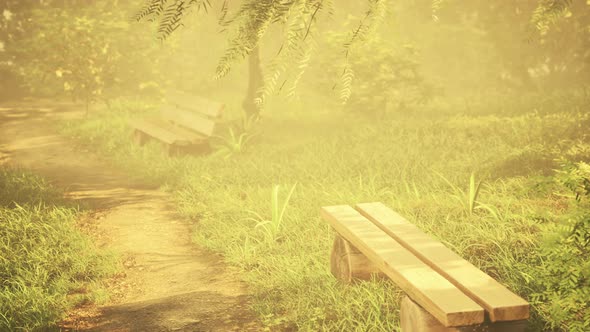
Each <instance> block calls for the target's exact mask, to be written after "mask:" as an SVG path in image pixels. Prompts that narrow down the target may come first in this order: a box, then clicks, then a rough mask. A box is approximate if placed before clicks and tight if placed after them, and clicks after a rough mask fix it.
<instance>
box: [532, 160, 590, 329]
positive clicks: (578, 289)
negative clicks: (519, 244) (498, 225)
mask: <svg viewBox="0 0 590 332" xmlns="http://www.w3.org/2000/svg"><path fill="white" fill-rule="evenodd" d="M556 179H557V181H558V182H560V183H561V184H563V185H564V186H565V187H567V188H568V189H569V190H571V191H572V192H573V193H574V196H575V199H576V203H575V204H576V205H575V206H574V211H573V212H572V214H571V215H570V217H569V218H567V220H565V221H564V222H562V223H561V224H560V225H558V226H556V228H557V229H552V230H551V231H550V232H547V233H546V236H545V238H544V239H543V242H542V243H541V247H540V254H541V257H542V264H541V265H540V266H539V272H538V276H537V279H536V282H537V283H538V287H539V288H540V291H538V292H536V293H534V294H532V296H531V298H532V300H533V303H535V304H536V306H537V309H538V311H539V313H540V314H541V315H542V316H543V317H544V320H545V321H546V322H547V325H548V327H549V328H551V329H557V330H560V331H572V332H576V331H580V332H582V331H588V330H589V329H590V302H589V300H590V212H589V211H590V209H589V207H590V205H588V204H587V202H585V201H584V199H587V197H588V195H590V165H588V164H586V163H584V162H578V163H571V162H562V168H561V169H560V170H559V171H558V173H557V175H556Z"/></svg>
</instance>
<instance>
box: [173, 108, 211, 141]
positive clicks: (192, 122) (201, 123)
mask: <svg viewBox="0 0 590 332" xmlns="http://www.w3.org/2000/svg"><path fill="white" fill-rule="evenodd" d="M162 116H163V117H164V118H167V119H169V120H171V121H173V122H174V123H177V124H179V125H181V126H184V127H186V128H189V129H192V130H194V131H196V132H198V133H200V134H202V135H205V136H207V137H209V136H211V135H213V129H214V128H215V122H213V121H211V120H209V119H207V118H205V117H203V116H200V115H198V114H196V113H191V112H187V111H184V110H180V109H170V108H164V109H163V110H162Z"/></svg>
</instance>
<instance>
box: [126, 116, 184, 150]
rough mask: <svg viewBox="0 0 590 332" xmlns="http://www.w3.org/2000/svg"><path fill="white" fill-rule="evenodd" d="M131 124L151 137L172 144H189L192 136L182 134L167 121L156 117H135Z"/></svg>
mask: <svg viewBox="0 0 590 332" xmlns="http://www.w3.org/2000/svg"><path fill="white" fill-rule="evenodd" d="M130 125H131V126H132V127H133V128H135V130H139V131H141V132H143V133H145V134H147V135H149V136H151V137H154V138H157V139H159V140H160V141H162V142H164V143H167V144H170V145H189V144H190V143H191V140H190V138H188V137H186V136H184V135H180V134H179V133H178V131H177V129H176V128H175V127H174V126H173V125H171V124H168V123H166V122H165V121H159V120H156V119H135V120H132V121H130Z"/></svg>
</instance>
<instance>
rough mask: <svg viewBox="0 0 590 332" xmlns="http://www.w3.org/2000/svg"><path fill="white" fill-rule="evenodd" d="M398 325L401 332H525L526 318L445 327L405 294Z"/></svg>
mask: <svg viewBox="0 0 590 332" xmlns="http://www.w3.org/2000/svg"><path fill="white" fill-rule="evenodd" d="M400 325H401V326H400V327H401V331H402V332H525V331H526V329H527V321H526V320H518V321H508V322H494V323H492V322H490V321H487V320H486V321H485V322H484V323H482V324H478V325H470V326H454V327H446V326H444V325H442V324H441V323H440V322H439V321H438V320H437V319H436V318H434V316H432V315H431V314H429V313H428V311H426V310H424V309H423V308H422V307H420V306H419V305H418V304H417V303H416V302H414V301H412V299H410V298H409V297H407V296H404V298H403V299H402V302H401V305H400Z"/></svg>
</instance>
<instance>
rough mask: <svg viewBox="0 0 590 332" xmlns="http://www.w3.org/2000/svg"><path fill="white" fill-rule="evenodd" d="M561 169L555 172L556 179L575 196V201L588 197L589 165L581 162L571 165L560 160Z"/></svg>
mask: <svg viewBox="0 0 590 332" xmlns="http://www.w3.org/2000/svg"><path fill="white" fill-rule="evenodd" d="M559 164H560V165H561V169H560V170H557V174H556V179H557V181H558V182H559V183H561V184H563V185H564V186H565V187H566V188H568V189H570V190H571V191H572V192H573V194H574V195H575V198H576V201H580V200H581V198H582V197H583V196H588V195H590V164H587V163H585V162H583V161H580V162H577V163H572V162H570V161H567V160H563V159H562V160H560V161H559Z"/></svg>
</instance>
